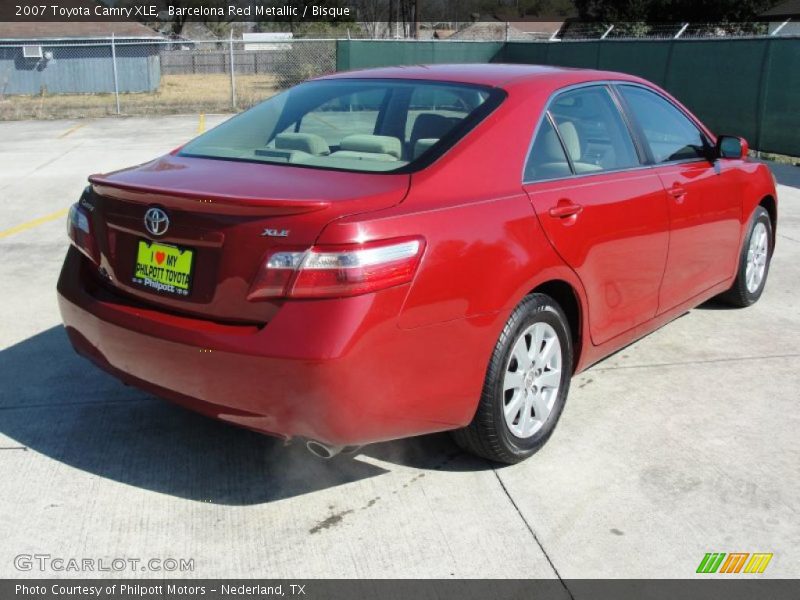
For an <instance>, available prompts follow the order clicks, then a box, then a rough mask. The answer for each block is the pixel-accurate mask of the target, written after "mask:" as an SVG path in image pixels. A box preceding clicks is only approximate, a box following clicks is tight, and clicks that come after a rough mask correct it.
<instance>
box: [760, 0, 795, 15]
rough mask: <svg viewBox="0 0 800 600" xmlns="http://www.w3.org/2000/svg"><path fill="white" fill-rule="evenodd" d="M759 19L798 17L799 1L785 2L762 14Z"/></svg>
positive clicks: (790, 0) (788, 0) (789, 0)
mask: <svg viewBox="0 0 800 600" xmlns="http://www.w3.org/2000/svg"><path fill="white" fill-rule="evenodd" d="M759 16H760V17H772V18H777V17H785V18H789V17H800V0H787V1H786V2H781V3H780V4H778V5H777V6H773V7H772V8H770V9H769V10H766V11H764V12H762V13H761V14H760V15H759Z"/></svg>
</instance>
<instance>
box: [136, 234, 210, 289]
mask: <svg viewBox="0 0 800 600" xmlns="http://www.w3.org/2000/svg"><path fill="white" fill-rule="evenodd" d="M187 253H188V254H187ZM196 255H197V253H196V251H195V250H194V249H193V248H186V247H183V246H176V245H174V244H165V243H163V242H156V241H152V240H146V239H138V240H137V241H136V255H135V256H134V261H133V277H132V281H133V283H135V284H137V285H139V286H141V287H144V288H145V289H147V290H148V291H150V292H154V293H157V294H163V295H167V296H171V297H175V298H186V297H188V296H189V295H191V292H192V283H193V279H194V269H195V264H194V263H195V259H196ZM187 263H188V265H187Z"/></svg>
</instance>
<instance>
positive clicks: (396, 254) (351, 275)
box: [247, 237, 425, 300]
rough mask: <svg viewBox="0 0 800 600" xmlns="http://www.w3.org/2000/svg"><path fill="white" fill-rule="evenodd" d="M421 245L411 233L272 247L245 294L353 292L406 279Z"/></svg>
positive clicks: (304, 295) (330, 294)
mask: <svg viewBox="0 0 800 600" xmlns="http://www.w3.org/2000/svg"><path fill="white" fill-rule="evenodd" d="M424 247H425V242H424V241H423V240H422V238H416V237H415V238H399V239H398V238H396V239H391V240H382V241H379V242H369V243H365V244H343V245H336V246H314V247H312V248H308V249H304V250H303V249H281V250H276V251H274V252H271V253H270V254H269V255H268V256H267V260H266V263H265V264H264V267H263V268H262V269H261V272H260V273H259V274H258V276H257V277H256V280H255V282H254V283H253V285H252V287H251V288H250V293H249V294H248V296H247V299H248V300H258V299H260V298H277V297H286V298H332V297H342V296H355V295H358V294H367V293H369V292H375V291H378V290H382V289H385V288H388V287H392V286H396V285H401V284H403V283H408V282H409V281H411V279H412V278H413V277H414V273H415V271H416V269H417V265H418V264H419V259H420V257H421V256H422V251H423V249H424Z"/></svg>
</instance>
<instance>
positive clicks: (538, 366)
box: [453, 294, 572, 464]
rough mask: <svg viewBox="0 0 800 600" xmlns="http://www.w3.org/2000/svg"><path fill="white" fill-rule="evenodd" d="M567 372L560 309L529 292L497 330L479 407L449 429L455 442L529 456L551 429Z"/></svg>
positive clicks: (568, 350)
mask: <svg viewBox="0 0 800 600" xmlns="http://www.w3.org/2000/svg"><path fill="white" fill-rule="evenodd" d="M571 377H572V338H571V336H570V332H569V324H568V322H567V319H566V317H565V316H564V313H563V311H562V310H561V308H560V307H559V306H558V304H557V303H556V302H555V301H554V300H553V299H552V298H550V297H549V296H546V295H544V294H531V295H529V296H527V297H526V298H525V299H524V300H523V301H522V302H521V303H520V304H519V306H517V308H516V309H514V312H513V313H512V314H511V316H510V317H509V319H508V321H507V322H506V325H505V327H504V328H503V332H502V333H501V334H500V339H499V340H498V341H497V344H496V345H495V348H494V352H493V353H492V358H491V360H490V361H489V368H488V369H487V372H486V379H485V381H484V386H483V392H482V394H481V399H480V403H479V405H478V410H477V412H476V414H475V417H474V418H473V420H472V422H471V423H470V424H469V425H468V426H467V427H465V428H464V429H460V430H458V431H455V432H454V433H453V436H454V438H455V440H456V442H457V443H458V444H459V445H460V446H461V447H462V448H464V449H465V450H467V451H469V452H472V453H473V454H477V455H478V456H482V457H483V458H487V459H489V460H493V461H497V462H502V463H508V464H512V463H516V462H519V461H521V460H524V459H525V458H528V457H529V456H530V455H532V454H533V453H534V452H536V451H537V450H538V449H539V448H541V447H542V446H543V445H544V443H545V442H546V441H547V440H548V438H549V437H550V435H551V434H552V433H553V429H554V428H555V426H556V423H557V422H558V418H559V416H561V411H562V410H563V408H564V402H565V400H566V397H567V392H568V391H569V383H570V379H571Z"/></svg>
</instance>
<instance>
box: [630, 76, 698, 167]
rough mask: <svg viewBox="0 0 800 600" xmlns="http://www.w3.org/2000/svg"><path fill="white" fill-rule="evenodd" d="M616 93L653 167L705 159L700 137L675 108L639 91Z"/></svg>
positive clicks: (631, 87)
mask: <svg viewBox="0 0 800 600" xmlns="http://www.w3.org/2000/svg"><path fill="white" fill-rule="evenodd" d="M619 91H620V93H621V94H622V97H623V98H624V99H625V102H626V103H627V104H628V107H629V108H630V112H631V113H632V114H633V117H634V118H635V119H636V121H637V122H638V123H639V126H640V127H641V128H642V132H643V134H644V137H645V139H646V140H647V145H648V146H649V147H650V152H651V153H652V154H653V158H654V160H655V162H656V163H665V162H672V161H676V160H692V159H697V158H703V157H705V141H704V138H703V134H702V133H701V132H700V130H699V129H698V128H697V127H696V126H695V124H694V123H692V121H691V120H690V119H689V118H688V117H687V116H686V115H685V114H683V112H681V111H680V110H679V109H678V108H677V107H676V106H675V105H673V104H672V103H671V102H668V101H667V100H666V99H665V98H663V97H662V96H659V95H658V94H656V93H655V92H651V91H649V90H646V89H644V88H641V87H637V86H631V85H621V86H619Z"/></svg>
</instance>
